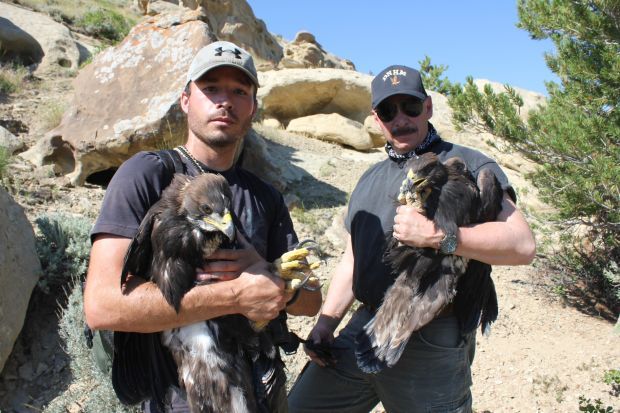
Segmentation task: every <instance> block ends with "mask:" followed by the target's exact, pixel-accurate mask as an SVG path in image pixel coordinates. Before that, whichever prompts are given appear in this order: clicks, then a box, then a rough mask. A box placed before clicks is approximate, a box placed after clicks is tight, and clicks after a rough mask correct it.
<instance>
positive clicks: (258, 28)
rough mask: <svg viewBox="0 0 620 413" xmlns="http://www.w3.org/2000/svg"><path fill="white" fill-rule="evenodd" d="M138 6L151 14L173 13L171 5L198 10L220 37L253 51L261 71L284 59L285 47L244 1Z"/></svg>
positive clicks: (143, 0) (163, 0)
mask: <svg viewBox="0 0 620 413" xmlns="http://www.w3.org/2000/svg"><path fill="white" fill-rule="evenodd" d="M136 5H137V6H138V9H139V10H140V11H141V12H142V13H144V14H151V15H156V14H158V13H170V12H171V10H173V9H171V8H170V7H169V6H170V5H175V6H177V7H180V8H185V9H190V10H196V11H197V12H198V13H200V14H201V15H202V19H203V20H204V21H205V22H206V23H207V24H208V25H209V27H210V28H211V31H212V32H213V34H214V35H215V36H216V37H217V38H218V40H227V41H230V42H234V43H236V44H238V45H239V46H241V47H243V48H244V49H246V50H247V51H248V52H250V53H251V54H252V56H253V57H254V60H255V64H256V67H257V69H259V70H261V69H263V70H264V69H272V68H274V67H275V66H276V65H277V64H278V62H279V61H280V59H282V47H281V46H280V45H279V44H278V42H277V41H276V39H275V38H274V37H273V36H272V35H271V33H269V31H268V30H267V26H266V25H265V22H263V21H262V20H260V19H257V18H256V16H254V12H253V11H252V8H251V7H250V5H249V4H248V3H247V2H246V1H245V0H138V2H137V4H136Z"/></svg>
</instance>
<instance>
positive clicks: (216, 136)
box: [187, 111, 252, 149]
mask: <svg viewBox="0 0 620 413" xmlns="http://www.w3.org/2000/svg"><path fill="white" fill-rule="evenodd" d="M225 115H226V116H228V117H230V118H232V119H233V121H235V122H236V123H235V126H236V129H237V130H238V132H235V133H234V134H231V133H232V131H231V133H228V132H226V131H223V130H215V131H209V130H207V129H208V128H207V125H208V122H207V123H204V122H200V121H196V120H195V118H194V117H192V116H188V122H187V126H188V128H189V129H190V130H191V131H192V133H193V134H194V135H195V136H196V137H197V138H198V139H199V140H200V141H202V142H204V143H205V144H206V145H208V146H210V147H213V148H218V149H223V148H226V147H229V146H233V145H238V144H239V142H241V140H242V139H243V138H244V137H245V135H246V134H247V133H248V131H249V130H250V127H251V125H252V118H251V117H250V118H249V119H247V120H246V121H245V122H242V123H241V122H240V121H239V117H238V116H237V115H236V114H234V113H233V112H230V111H229V112H223V113H218V114H217V115H216V116H213V118H217V117H218V116H225Z"/></svg>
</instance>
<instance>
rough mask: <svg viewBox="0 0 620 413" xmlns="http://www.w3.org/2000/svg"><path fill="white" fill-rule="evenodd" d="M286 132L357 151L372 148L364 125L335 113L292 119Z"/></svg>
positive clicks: (371, 142)
mask: <svg viewBox="0 0 620 413" xmlns="http://www.w3.org/2000/svg"><path fill="white" fill-rule="evenodd" d="M286 130H287V131H289V132H293V133H299V134H302V135H307V136H310V137H313V138H317V139H321V140H324V141H328V142H335V143H338V144H341V145H347V146H351V147H353V148H355V149H357V150H368V149H370V148H372V147H373V141H372V139H371V137H370V135H369V134H368V132H367V131H366V130H365V129H364V125H362V124H361V123H359V122H356V121H354V120H351V119H348V118H345V117H344V116H342V115H339V114H337V113H330V114H328V115H325V114H318V115H310V116H305V117H302V118H297V119H293V120H291V121H290V122H289V124H288V126H287V127H286Z"/></svg>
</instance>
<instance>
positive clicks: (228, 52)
mask: <svg viewBox="0 0 620 413" xmlns="http://www.w3.org/2000/svg"><path fill="white" fill-rule="evenodd" d="M221 66H232V67H236V68H237V69H239V70H242V71H243V72H244V73H245V74H246V75H248V77H249V78H250V79H251V80H252V82H253V83H254V85H255V86H256V87H257V88H258V76H256V68H255V67H254V60H253V59H252V56H250V54H249V53H248V52H246V51H245V50H243V49H242V48H240V47H239V46H237V45H236V44H234V43H231V42H225V41H217V42H213V43H211V44H209V45H207V46H205V47H203V48H202V49H200V50H199V51H198V53H196V56H194V60H192V64H191V65H190V66H189V70H188V72H187V83H189V82H191V81H196V80H197V79H199V78H200V77H201V76H202V75H204V74H205V73H207V72H208V71H209V70H212V69H215V68H216V67H221Z"/></svg>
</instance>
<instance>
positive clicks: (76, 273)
mask: <svg viewBox="0 0 620 413" xmlns="http://www.w3.org/2000/svg"><path fill="white" fill-rule="evenodd" d="M35 222H36V224H37V226H38V229H39V235H37V239H36V247H37V253H38V255H39V260H40V261H41V267H42V269H43V274H44V275H43V276H42V277H41V279H40V280H39V286H40V287H41V289H42V290H43V291H46V292H49V291H50V289H51V288H53V287H59V286H65V285H67V284H68V283H69V282H70V281H71V280H72V279H75V278H83V277H84V275H85V274H86V269H87V267H88V257H89V253H90V240H89V233H90V228H91V225H92V224H91V222H90V221H89V220H87V219H86V218H84V217H79V216H73V215H68V214H49V215H42V216H40V217H38V218H37V219H36V220H35Z"/></svg>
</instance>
